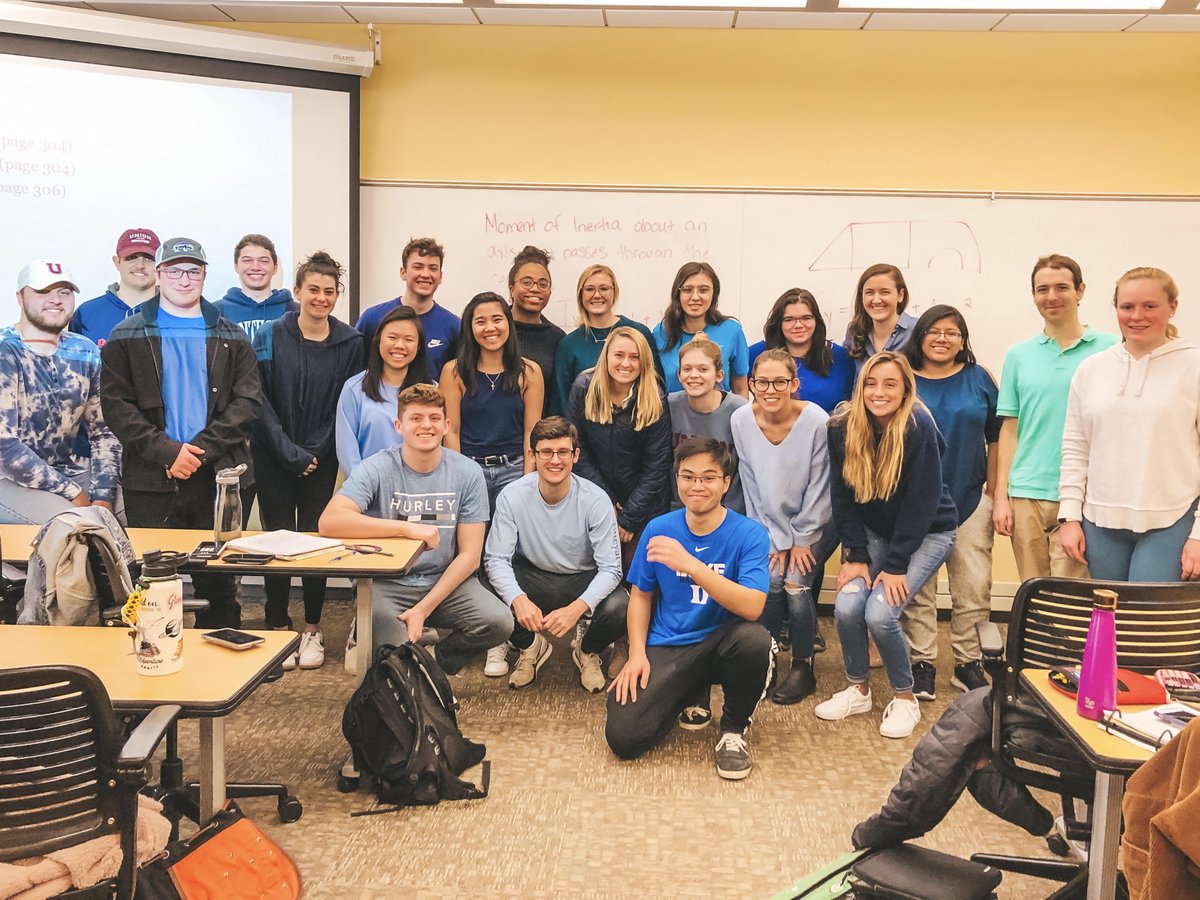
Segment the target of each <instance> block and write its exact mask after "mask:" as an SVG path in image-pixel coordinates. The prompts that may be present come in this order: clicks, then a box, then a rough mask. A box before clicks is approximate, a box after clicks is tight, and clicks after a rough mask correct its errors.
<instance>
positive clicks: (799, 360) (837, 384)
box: [750, 288, 854, 413]
mask: <svg viewBox="0 0 1200 900" xmlns="http://www.w3.org/2000/svg"><path fill="white" fill-rule="evenodd" d="M763 338H764V339H763V340H761V341H759V342H758V343H756V344H752V345H751V347H750V369H751V371H753V370H754V360H756V359H758V355H759V354H760V353H762V352H763V351H764V350H773V349H775V348H776V347H780V348H782V349H784V350H787V352H788V353H790V354H791V356H792V359H794V360H795V361H796V375H797V377H798V378H799V379H800V387H799V388H797V389H796V393H794V394H793V395H792V396H793V397H795V398H796V399H797V400H808V401H809V402H810V403H815V404H817V406H819V407H821V409H823V410H825V412H827V413H832V412H833V409H834V407H835V406H837V405H838V404H839V403H841V402H842V401H843V400H849V399H850V395H851V394H852V393H853V392H854V361H853V360H852V359H850V354H849V353H847V352H846V348H845V347H843V346H842V345H841V344H835V343H833V342H832V341H830V340H828V339H827V338H826V337H825V317H824V316H822V315H821V308H820V307H819V306H818V305H817V298H816V297H814V296H813V295H812V294H811V293H810V292H809V291H806V290H805V289H804V288H789V289H788V290H786V291H784V292H783V293H782V294H781V295H780V297H779V299H778V300H776V301H775V305H774V306H772V307H771V311H770V312H769V313H767V321H766V323H764V325H763Z"/></svg>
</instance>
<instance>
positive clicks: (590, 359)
mask: <svg viewBox="0 0 1200 900" xmlns="http://www.w3.org/2000/svg"><path fill="white" fill-rule="evenodd" d="M620 297H621V286H620V285H619V284H617V275H616V273H615V272H613V270H612V269H610V268H609V267H608V266H605V265H600V264H596V265H591V266H588V267H587V268H586V269H584V270H583V271H582V272H580V273H579V281H578V282H577V283H576V285H575V305H576V308H577V309H578V310H579V327H578V328H576V329H575V330H574V331H572V332H571V333H570V334H568V335H567V336H566V337H564V338H563V339H562V340H561V341H559V344H558V349H557V350H556V351H555V353H554V380H555V383H556V385H557V390H558V396H559V400H560V402H561V403H562V404H563V405H564V406H565V405H566V403H567V400H568V398H569V397H570V396H571V385H573V384H574V383H575V379H576V378H578V377H579V374H580V373H581V372H585V371H587V370H588V369H590V368H592V367H593V366H595V365H596V360H598V359H599V358H600V348H601V347H603V346H604V342H605V341H606V340H608V336H609V335H610V334H612V332H613V329H614V328H622V327H624V328H636V329H637V330H638V331H640V332H641V333H642V336H643V337H645V338H646V343H648V344H649V345H650V349H651V350H652V351H653V352H654V370H655V371H656V372H657V373H658V376H659V378H662V365H661V363H659V361H658V351H657V350H655V349H654V337H653V335H651V333H650V329H649V328H647V327H646V326H645V325H643V324H642V323H641V322H637V321H635V320H633V319H631V318H629V317H628V316H622V315H619V314H618V313H617V310H616V306H617V301H618V300H619V299H620Z"/></svg>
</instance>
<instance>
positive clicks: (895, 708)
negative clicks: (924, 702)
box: [883, 697, 920, 719]
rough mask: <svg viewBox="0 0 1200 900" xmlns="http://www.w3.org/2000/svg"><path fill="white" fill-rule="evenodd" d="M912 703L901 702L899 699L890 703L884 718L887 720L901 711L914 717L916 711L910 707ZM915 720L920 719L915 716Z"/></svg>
mask: <svg viewBox="0 0 1200 900" xmlns="http://www.w3.org/2000/svg"><path fill="white" fill-rule="evenodd" d="M912 702H913V701H910V700H901V699H900V698H899V697H896V698H894V699H893V700H892V701H891V702H890V703H888V705H887V709H885V710H884V711H883V717H884V718H885V719H886V718H888V717H889V716H891V715H892V714H893V713H899V712H901V711H904V712H907V713H908V714H909V715H910V716H912V715H913V712H914V711H913V708H912V706H910V705H909V704H910V703H912ZM917 709H918V710H919V709H920V707H919V706H918V707H917ZM914 718H920V717H919V716H914Z"/></svg>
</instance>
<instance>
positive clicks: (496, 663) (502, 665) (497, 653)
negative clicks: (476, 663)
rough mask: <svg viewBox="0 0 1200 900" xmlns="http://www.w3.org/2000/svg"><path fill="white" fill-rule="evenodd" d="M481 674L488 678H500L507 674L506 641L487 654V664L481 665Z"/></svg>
mask: <svg viewBox="0 0 1200 900" xmlns="http://www.w3.org/2000/svg"><path fill="white" fill-rule="evenodd" d="M483 674H484V675H486V676H487V677H488V678H501V677H503V676H504V675H507V674H508V642H507V641H505V642H504V643H503V644H501V645H500V646H498V647H493V648H492V649H491V650H489V651H488V652H487V662H485V663H484V664H483Z"/></svg>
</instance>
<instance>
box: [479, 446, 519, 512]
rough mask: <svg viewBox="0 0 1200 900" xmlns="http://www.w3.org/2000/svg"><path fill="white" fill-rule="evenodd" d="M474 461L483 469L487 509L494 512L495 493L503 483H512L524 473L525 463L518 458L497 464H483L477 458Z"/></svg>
mask: <svg viewBox="0 0 1200 900" xmlns="http://www.w3.org/2000/svg"><path fill="white" fill-rule="evenodd" d="M476 462H477V463H478V465H479V468H481V469H483V480H484V482H485V483H486V484H487V492H488V511H489V512H490V513H493V514H494V513H495V512H496V495H497V494H499V493H500V489H501V488H503V487H504V486H505V485H509V484H512V483H513V482H514V481H516V480H517V479H518V478H520V477H521V476H522V475H524V474H525V463H524V462H523V461H522V460H521V459H519V458H518V459H515V460H513V461H512V462H510V463H505V464H502V465H498V466H485V465H484V464H483V463H480V462H479V461H478V460H476Z"/></svg>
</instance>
